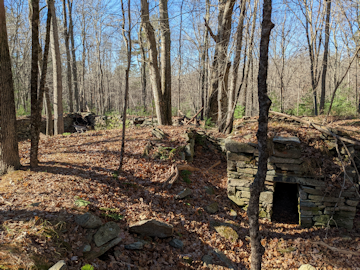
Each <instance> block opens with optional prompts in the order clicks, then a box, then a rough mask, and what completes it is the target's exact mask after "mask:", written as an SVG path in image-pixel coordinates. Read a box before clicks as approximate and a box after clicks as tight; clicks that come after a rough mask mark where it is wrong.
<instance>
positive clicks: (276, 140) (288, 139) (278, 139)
mask: <svg viewBox="0 0 360 270" xmlns="http://www.w3.org/2000/svg"><path fill="white" fill-rule="evenodd" d="M273 142H274V143H282V144H295V145H296V144H300V140H299V138H298V137H294V136H293V137H281V136H275V137H274V138H273Z"/></svg>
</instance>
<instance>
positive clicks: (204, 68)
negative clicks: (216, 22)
mask: <svg viewBox="0 0 360 270" xmlns="http://www.w3.org/2000/svg"><path fill="white" fill-rule="evenodd" d="M209 20H210V0H206V13H205V22H208V21H209ZM203 39H204V41H203V42H204V44H203V49H202V52H201V74H200V76H201V107H202V108H204V109H203V110H202V111H201V120H203V119H204V111H207V91H208V83H207V82H206V79H207V77H208V74H209V72H208V62H209V31H207V29H205V32H204V38H203Z"/></svg>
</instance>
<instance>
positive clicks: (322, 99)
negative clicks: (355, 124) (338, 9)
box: [319, 0, 331, 114]
mask: <svg viewBox="0 0 360 270" xmlns="http://www.w3.org/2000/svg"><path fill="white" fill-rule="evenodd" d="M330 16H331V0H326V21H325V46H324V59H323V70H322V77H321V96H320V107H319V110H320V114H323V113H324V107H325V94H326V72H327V66H328V53H329V39H330Z"/></svg>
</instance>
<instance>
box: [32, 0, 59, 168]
mask: <svg viewBox="0 0 360 270" xmlns="http://www.w3.org/2000/svg"><path fill="white" fill-rule="evenodd" d="M52 1H53V0H48V14H47V16H48V17H47V20H46V38H45V49H44V56H43V59H42V61H41V62H42V67H41V77H40V87H39V90H38V75H39V68H38V62H39V50H40V47H39V13H40V11H39V1H38V0H32V1H31V4H32V5H31V7H32V19H31V24H32V25H31V31H32V46H33V49H32V56H31V148H30V166H31V167H37V166H38V163H39V159H38V152H39V140H40V127H41V112H42V106H43V97H44V91H45V82H46V75H47V63H48V55H49V47H50V46H49V44H50V25H51V19H52V12H51V6H53V5H54V3H53V2H52Z"/></svg>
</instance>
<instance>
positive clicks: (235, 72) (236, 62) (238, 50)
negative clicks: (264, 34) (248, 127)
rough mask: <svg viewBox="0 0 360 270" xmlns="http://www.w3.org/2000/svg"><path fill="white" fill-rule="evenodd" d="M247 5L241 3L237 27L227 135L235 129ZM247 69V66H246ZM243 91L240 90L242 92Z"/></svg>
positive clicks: (227, 117)
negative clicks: (237, 90) (237, 91)
mask: <svg viewBox="0 0 360 270" xmlns="http://www.w3.org/2000/svg"><path fill="white" fill-rule="evenodd" d="M246 4H247V0H242V2H241V14H240V18H239V24H238V27H237V31H236V34H237V38H236V49H235V50H236V53H235V59H234V64H233V76H232V85H231V89H230V91H229V99H228V112H227V116H226V123H225V127H224V129H223V130H221V131H222V132H224V133H226V134H230V133H231V131H232V129H233V121H234V111H235V108H236V104H237V100H238V99H237V97H238V94H236V93H235V91H236V89H237V88H236V86H237V82H238V80H237V78H238V72H239V65H240V57H241V47H242V39H243V30H244V19H245V12H246ZM244 68H245V66H244ZM240 90H241V89H239V91H240Z"/></svg>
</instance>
